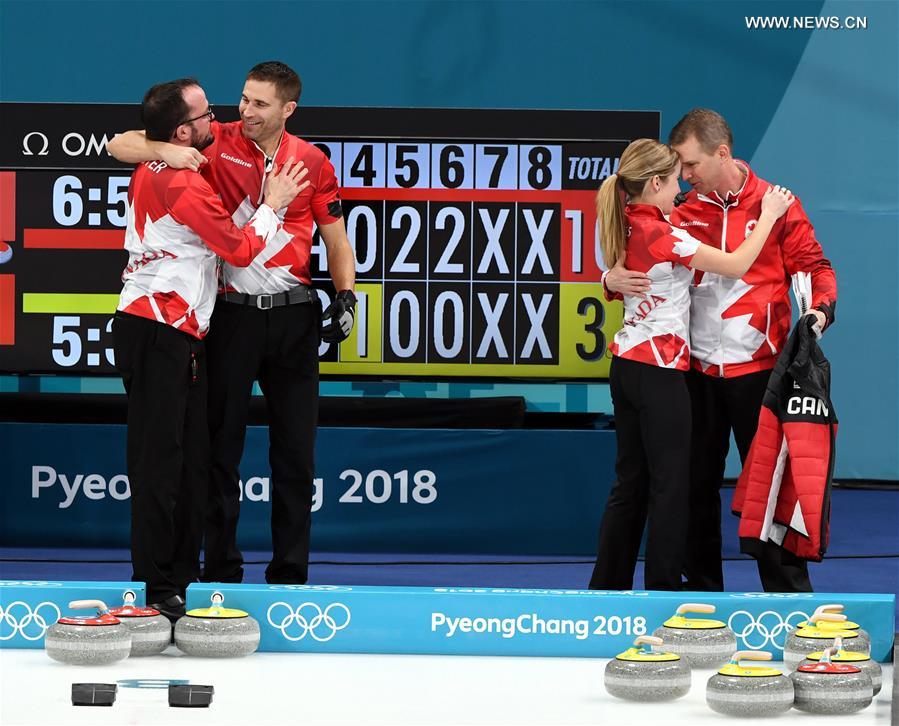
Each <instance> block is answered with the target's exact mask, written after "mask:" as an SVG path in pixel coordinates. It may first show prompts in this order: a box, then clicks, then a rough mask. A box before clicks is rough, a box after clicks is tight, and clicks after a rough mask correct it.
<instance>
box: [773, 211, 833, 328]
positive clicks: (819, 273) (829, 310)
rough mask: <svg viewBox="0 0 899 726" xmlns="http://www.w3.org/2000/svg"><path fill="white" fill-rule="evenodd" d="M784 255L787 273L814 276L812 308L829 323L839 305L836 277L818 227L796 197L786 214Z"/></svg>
mask: <svg viewBox="0 0 899 726" xmlns="http://www.w3.org/2000/svg"><path fill="white" fill-rule="evenodd" d="M782 247H783V255H784V265H785V266H786V268H787V273H788V274H790V275H794V274H796V273H797V272H808V273H809V274H811V276H812V302H811V307H813V308H818V309H819V310H822V311H823V312H824V314H825V315H826V316H827V321H828V324H829V323H830V322H831V321H832V320H833V310H834V307H835V305H836V302H837V277H836V275H835V274H834V271H833V267H832V266H831V264H830V260H828V259H827V258H826V257H825V256H824V250H822V249H821V245H820V243H819V242H818V240H817V239H816V238H815V228H814V227H812V223H811V222H810V221H809V218H808V216H807V215H806V213H805V210H804V209H803V208H802V205H801V204H800V202H799V199H798V198H797V199H796V201H795V202H793V204H792V205H790V208H789V209H788V210H787V213H786V215H784V232H783V245H782Z"/></svg>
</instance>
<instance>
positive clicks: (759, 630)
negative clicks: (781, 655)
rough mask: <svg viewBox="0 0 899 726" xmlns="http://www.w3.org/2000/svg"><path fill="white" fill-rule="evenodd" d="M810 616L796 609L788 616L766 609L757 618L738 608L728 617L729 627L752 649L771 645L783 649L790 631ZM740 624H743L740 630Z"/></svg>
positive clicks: (760, 648)
mask: <svg viewBox="0 0 899 726" xmlns="http://www.w3.org/2000/svg"><path fill="white" fill-rule="evenodd" d="M808 618H809V616H808V615H806V614H805V613H804V612H802V611H801V610H794V611H793V612H791V613H790V614H789V615H787V616H786V617H784V616H783V615H781V614H780V613H778V612H775V611H774V610H765V611H764V612H763V613H762V614H761V615H759V616H758V617H757V618H755V617H753V615H752V613H750V612H747V611H746V610H737V611H736V612H735V613H733V614H732V615H731V616H730V617H729V618H728V620H727V627H729V628H730V629H731V630H733V631H734V635H736V636H737V637H738V638H741V639H742V640H743V644H744V646H745V647H746V648H749V649H750V650H762V649H763V648H765V647H766V646H769V645H770V647H772V648H777V649H778V650H783V649H784V644H785V643H786V640H787V635H788V634H789V633H790V631H791V630H794V629H795V628H796V626H797V625H798V624H799V623H801V622H802V621H803V620H808ZM738 626H741V627H740V629H739V630H738Z"/></svg>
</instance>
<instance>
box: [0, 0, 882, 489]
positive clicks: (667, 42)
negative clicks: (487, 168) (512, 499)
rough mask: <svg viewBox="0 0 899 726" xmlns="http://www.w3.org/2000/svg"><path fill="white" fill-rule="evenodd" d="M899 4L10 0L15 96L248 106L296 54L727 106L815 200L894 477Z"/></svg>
mask: <svg viewBox="0 0 899 726" xmlns="http://www.w3.org/2000/svg"><path fill="white" fill-rule="evenodd" d="M897 12H899V4H897V3H895V2H875V1H870V2H866V1H860V2H820V1H818V0H815V1H809V2H749V0H735V1H734V2H727V3H722V2H695V1H692V0H685V1H684V2H664V1H654V2H645V1H644V2H623V1H622V2H617V1H609V2H520V3H519V2H488V1H484V2H469V3H449V2H379V3H375V2H255V3H251V2H242V1H238V2H192V3H186V4H181V3H168V2H130V3H121V2H114V3H113V2H92V3H76V2H40V1H38V0H35V1H31V2H18V1H12V2H11V1H9V0H7V1H6V2H4V3H3V4H2V5H0V100H2V101H73V102H74V101H81V102H83V101H104V102H133V101H137V100H138V99H139V98H140V96H141V94H142V93H143V91H144V90H145V89H146V88H147V87H148V86H149V85H150V84H151V83H154V82H156V81H158V80H161V79H164V78H171V77H176V76H181V75H187V74H192V75H196V76H198V77H199V78H200V79H201V80H202V82H203V83H204V84H205V86H206V88H207V91H208V94H209V96H210V99H211V100H212V101H213V102H214V103H234V102H235V101H236V100H237V96H238V93H239V90H240V86H241V81H242V78H243V77H244V74H245V72H246V70H247V68H249V67H250V66H251V65H253V64H254V63H256V62H258V61H260V60H263V59H267V58H271V57H277V58H281V59H283V60H285V61H287V62H289V63H291V64H292V65H294V66H295V67H296V68H298V69H299V71H300V73H301V75H302V76H303V79H304V84H305V91H304V96H303V102H304V103H306V104H310V105H350V106H364V105H371V106H391V105H396V106H413V107H415V106H460V107H483V108H491V107H509V108H572V109H594V108H625V109H659V110H660V111H661V112H662V129H663V133H667V131H668V129H669V128H670V127H671V125H672V124H673V123H675V122H676V121H677V119H678V118H679V117H680V116H681V115H682V114H683V113H684V112H685V111H687V110H688V109H689V108H691V107H693V106H698V105H702V106H710V107H712V108H715V109H717V110H719V111H721V112H722V113H723V114H724V115H725V116H726V117H727V118H728V119H729V120H730V122H731V124H732V126H733V129H734V134H735V138H736V153H737V155H738V156H740V157H742V158H744V159H747V160H749V161H750V162H751V163H752V164H753V166H754V168H755V169H756V171H757V172H758V173H760V174H761V175H762V176H763V177H766V178H768V179H770V180H772V181H777V182H782V183H785V184H788V185H789V186H790V187H791V188H792V189H794V190H795V191H796V192H797V193H798V194H799V195H800V196H801V197H802V199H803V204H804V205H805V207H806V209H807V210H808V211H809V214H810V216H811V218H812V221H813V222H814V224H815V226H816V229H817V232H818V236H819V238H820V240H821V241H822V243H823V245H824V249H825V252H826V254H827V255H828V256H829V257H830V258H831V259H832V261H833V262H834V265H835V267H836V269H837V275H838V280H839V285H840V302H839V306H838V309H837V314H838V324H837V326H836V327H835V328H834V329H833V330H832V331H830V332H829V333H828V334H827V337H826V338H825V342H824V348H825V352H826V353H827V354H828V356H829V357H830V358H831V360H832V362H833V368H834V402H835V405H836V408H837V412H838V414H839V415H840V418H841V433H840V440H839V443H838V452H839V453H838V458H837V468H836V474H837V476H838V477H859V478H872V479H894V480H895V479H899V456H897V441H899V414H897V409H899V385H897V371H899V355H897V348H899V332H897V331H899V262H897V254H896V250H897V245H899V217H897V210H899V198H897V195H899V191H897V190H899V152H897V138H899V134H897V129H899V112H897V96H899V80H897V68H899V50H897V48H899V29H897V28H899V16H897ZM747 15H751V16H774V15H776V16H782V17H787V18H790V19H791V22H792V18H793V17H796V18H811V19H812V22H817V21H815V20H814V18H815V17H820V18H828V17H831V16H833V17H834V18H837V19H838V20H839V22H841V23H842V22H844V20H845V18H847V17H856V16H858V17H861V18H864V19H865V22H866V24H867V27H866V28H862V29H847V28H840V29H835V28H827V29H818V30H810V29H797V28H790V29H779V30H774V29H768V30H761V29H750V28H747V19H746V17H747ZM860 351H863V354H861V355H860ZM451 395H452V394H451ZM600 399H602V400H605V398H604V397H603V396H600ZM590 400H592V401H595V400H596V398H595V397H590V398H589V400H588V402H587V403H586V404H585V405H592V404H590ZM729 471H730V473H731V474H733V473H735V472H734V467H733V465H731V467H730V469H729Z"/></svg>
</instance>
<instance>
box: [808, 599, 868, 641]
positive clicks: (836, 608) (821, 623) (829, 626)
mask: <svg viewBox="0 0 899 726" xmlns="http://www.w3.org/2000/svg"><path fill="white" fill-rule="evenodd" d="M822 613H836V614H843V606H842V605H821V606H820V607H819V608H816V609H815V612H814V614H813V615H812V617H811V618H809V620H810V621H813V620H815V619H816V618H815V616H820V615H821V614H822ZM814 626H815V622H805V623H799V625H798V627H800V628H802V627H814ZM817 627H818V628H820V629H821V630H850V631H852V632H853V633H855V634H856V636H857V637H858V639H857V640H853V641H852V647H853V649H854V650H855V652H856V653H870V652H871V636H870V635H869V634H868V631H867V630H862V628H861V626H860V625H859V624H858V623H854V622H852V621H851V620H845V619H844V620H842V621H840V622H833V621H830V620H818V621H817ZM825 647H827V646H822V650H823V649H824V648H825Z"/></svg>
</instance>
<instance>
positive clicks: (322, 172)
mask: <svg viewBox="0 0 899 726" xmlns="http://www.w3.org/2000/svg"><path fill="white" fill-rule="evenodd" d="M310 207H311V208H312V217H313V218H314V219H315V223H316V224H318V225H323V224H332V223H334V222H336V221H337V220H338V219H340V218H341V217H342V216H343V211H342V210H341V207H340V193H339V189H338V187H337V176H336V174H335V173H334V166H333V165H332V164H331V160H330V159H328V158H327V157H325V159H324V160H323V161H322V164H321V166H320V167H319V170H318V179H317V180H316V182H315V192H314V194H313V195H312V199H311V201H310Z"/></svg>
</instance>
